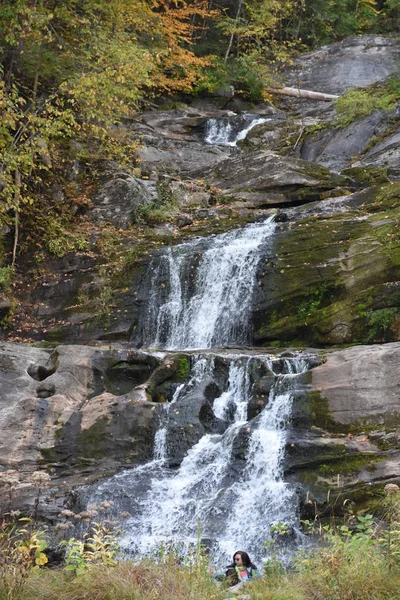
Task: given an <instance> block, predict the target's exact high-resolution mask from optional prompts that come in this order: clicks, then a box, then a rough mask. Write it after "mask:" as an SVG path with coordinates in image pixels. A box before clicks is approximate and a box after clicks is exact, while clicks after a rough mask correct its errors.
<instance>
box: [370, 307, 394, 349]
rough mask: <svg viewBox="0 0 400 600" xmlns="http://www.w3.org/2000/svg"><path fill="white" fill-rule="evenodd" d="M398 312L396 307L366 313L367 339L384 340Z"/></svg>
mask: <svg viewBox="0 0 400 600" xmlns="http://www.w3.org/2000/svg"><path fill="white" fill-rule="evenodd" d="M397 314H398V310H397V309H396V308H381V309H379V310H374V311H369V312H368V313H367V319H368V326H369V331H368V335H367V341H368V342H372V341H374V340H385V338H386V335H387V334H388V332H389V331H390V328H391V326H392V324H393V321H394V319H395V317H396V315H397Z"/></svg>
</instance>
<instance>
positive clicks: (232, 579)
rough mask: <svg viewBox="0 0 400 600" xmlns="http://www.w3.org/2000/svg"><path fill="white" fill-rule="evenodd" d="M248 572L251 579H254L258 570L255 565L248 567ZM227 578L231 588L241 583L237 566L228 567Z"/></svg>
mask: <svg viewBox="0 0 400 600" xmlns="http://www.w3.org/2000/svg"><path fill="white" fill-rule="evenodd" d="M246 570H247V574H248V576H249V579H252V577H253V576H254V573H255V571H256V570H257V569H256V566H255V565H253V564H251V565H250V566H248V567H246ZM225 577H226V580H227V582H228V585H229V586H233V585H236V584H237V583H239V581H240V579H239V576H238V574H237V571H236V565H234V564H232V565H228V566H227V567H226V572H225Z"/></svg>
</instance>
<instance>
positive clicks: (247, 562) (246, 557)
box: [233, 550, 257, 569]
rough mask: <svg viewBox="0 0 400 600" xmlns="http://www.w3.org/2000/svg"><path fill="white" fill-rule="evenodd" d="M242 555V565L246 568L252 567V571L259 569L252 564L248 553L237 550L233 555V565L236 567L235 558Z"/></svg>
mask: <svg viewBox="0 0 400 600" xmlns="http://www.w3.org/2000/svg"><path fill="white" fill-rule="evenodd" d="M238 554H239V555H240V556H241V557H242V563H243V564H244V566H245V567H251V568H252V569H257V567H256V566H255V565H254V564H253V563H252V562H251V560H250V556H249V555H248V554H247V552H243V550H237V552H235V554H234V555H233V565H235V556H237V555H238Z"/></svg>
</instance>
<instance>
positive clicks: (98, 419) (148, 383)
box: [0, 344, 187, 512]
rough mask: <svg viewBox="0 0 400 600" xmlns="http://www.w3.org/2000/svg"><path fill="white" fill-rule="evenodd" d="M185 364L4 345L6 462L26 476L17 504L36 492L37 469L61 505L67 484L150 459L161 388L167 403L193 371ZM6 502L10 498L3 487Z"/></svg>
mask: <svg viewBox="0 0 400 600" xmlns="http://www.w3.org/2000/svg"><path fill="white" fill-rule="evenodd" d="M182 361H183V363H185V361H187V359H186V358H185V357H177V358H176V359H175V358H174V357H171V358H168V359H165V360H164V361H162V360H161V359H160V358H156V357H154V356H152V355H149V354H146V353H143V352H139V351H135V350H131V349H129V348H126V347H123V346H118V347H115V348H113V349H110V350H106V349H104V348H101V347H99V348H95V347H87V346H59V347H58V348H57V349H55V350H54V351H53V352H49V351H45V350H41V349H38V348H34V347H28V346H24V345H14V344H3V345H2V346H1V348H0V382H1V388H2V394H1V399H0V422H1V431H0V451H1V452H0V456H1V459H0V465H1V468H2V469H9V468H12V469H16V470H18V471H20V472H21V473H23V476H22V480H21V484H20V487H19V488H18V489H17V490H16V494H17V495H18V496H19V505H21V504H22V503H23V502H24V498H27V499H28V498H29V497H32V489H31V488H30V487H29V483H28V482H27V480H26V478H27V477H28V478H29V474H30V473H32V472H33V471H35V470H37V469H45V470H46V471H47V472H48V473H50V474H51V476H52V479H53V486H54V488H55V498H56V506H55V510H57V503H58V502H60V501H62V498H63V497H64V496H65V494H66V493H67V490H68V488H69V487H71V486H73V485H77V484H79V483H80V484H83V483H87V482H89V481H93V480H95V479H98V478H99V477H104V476H106V475H110V474H112V473H114V472H115V471H117V470H119V469H121V468H123V467H129V466H133V465H135V464H137V463H138V462H139V463H140V462H143V461H146V460H150V459H151V457H152V453H153V439H154V434H155V430H156V428H157V426H158V418H159V408H160V405H159V404H158V403H156V402H155V400H159V399H160V392H159V391H158V390H159V386H161V385H163V386H164V387H163V398H164V401H165V399H167V398H169V399H171V395H172V394H173V390H174V386H175V387H176V386H177V385H178V383H179V378H180V377H181V378H182V377H185V376H186V374H187V369H182V364H183V363H182ZM167 382H170V383H169V387H167V388H166V385H167ZM174 382H175V383H174ZM60 478H62V480H60ZM60 498H61V500H60ZM0 501H1V502H2V504H3V506H4V503H7V501H8V494H7V490H6V489H4V488H3V489H2V490H1V491H0ZM47 510H48V511H50V512H51V510H52V509H51V503H50V506H48V508H47Z"/></svg>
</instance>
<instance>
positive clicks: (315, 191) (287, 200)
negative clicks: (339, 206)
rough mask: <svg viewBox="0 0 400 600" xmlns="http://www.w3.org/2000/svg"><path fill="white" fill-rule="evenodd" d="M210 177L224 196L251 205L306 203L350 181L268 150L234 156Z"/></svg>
mask: <svg viewBox="0 0 400 600" xmlns="http://www.w3.org/2000/svg"><path fill="white" fill-rule="evenodd" d="M209 180H210V182H212V183H213V185H216V186H217V187H218V188H220V190H221V192H222V193H223V194H224V195H226V196H231V197H234V198H235V200H236V201H237V200H241V201H245V202H248V203H249V205H251V206H252V207H255V206H258V207H260V206H276V205H280V204H284V205H288V204H295V205H296V204H305V203H307V202H312V201H314V200H318V199H320V198H321V195H322V194H323V193H324V192H327V191H328V190H334V189H335V188H337V187H340V186H345V185H348V184H349V183H350V182H349V180H347V179H346V178H344V177H341V176H339V175H335V174H332V173H330V171H328V170H327V169H326V170H324V169H323V168H322V167H318V166H317V165H313V164H310V163H309V162H306V161H302V160H299V159H297V158H289V157H281V156H278V155H276V154H274V153H272V152H269V151H257V152H252V153H248V154H246V155H236V156H233V157H231V158H230V159H229V160H227V161H224V162H222V163H220V165H219V166H218V168H217V169H215V170H214V171H213V173H212V174H210V177H209Z"/></svg>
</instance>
